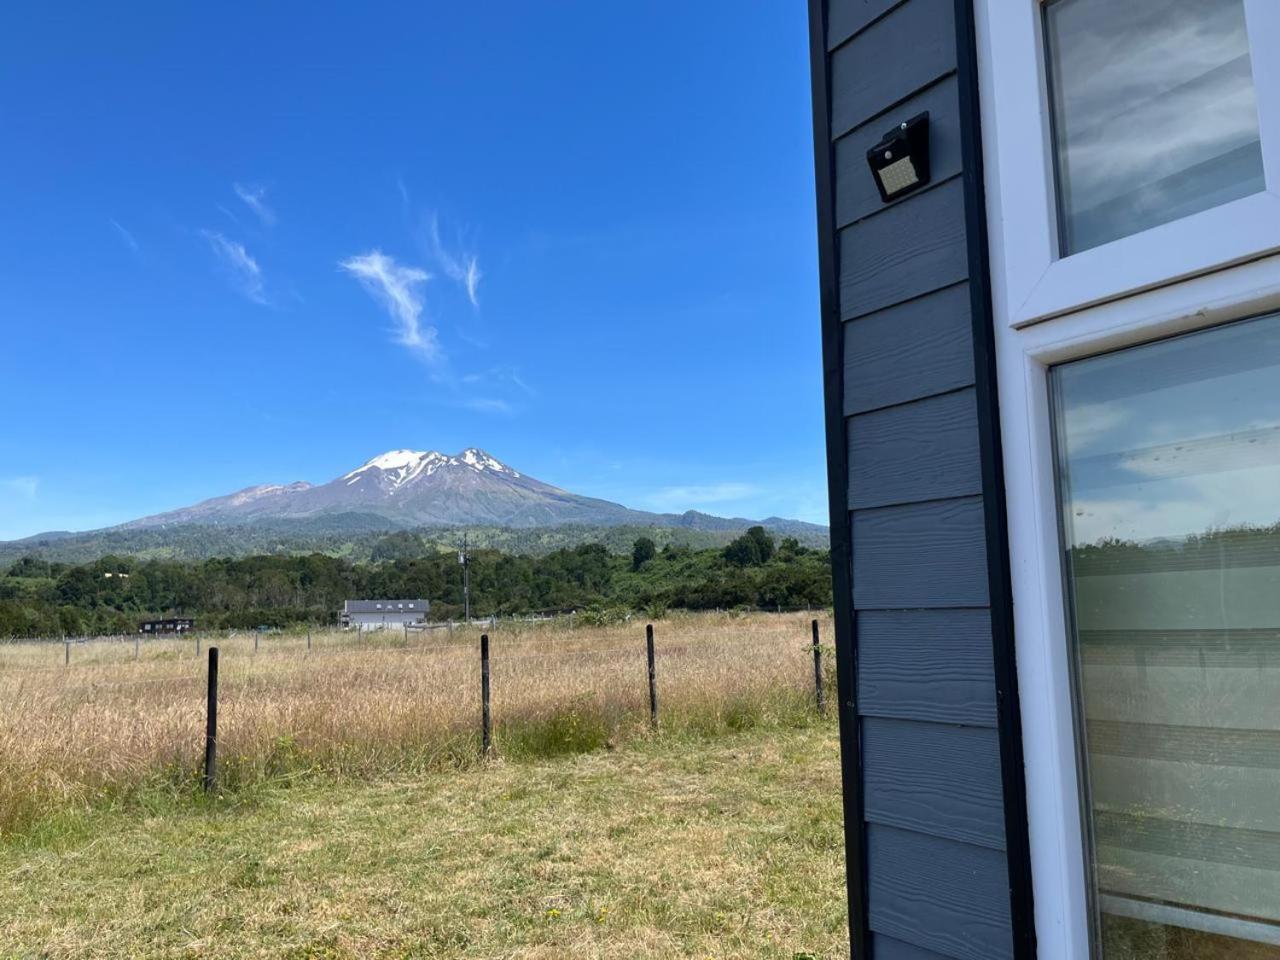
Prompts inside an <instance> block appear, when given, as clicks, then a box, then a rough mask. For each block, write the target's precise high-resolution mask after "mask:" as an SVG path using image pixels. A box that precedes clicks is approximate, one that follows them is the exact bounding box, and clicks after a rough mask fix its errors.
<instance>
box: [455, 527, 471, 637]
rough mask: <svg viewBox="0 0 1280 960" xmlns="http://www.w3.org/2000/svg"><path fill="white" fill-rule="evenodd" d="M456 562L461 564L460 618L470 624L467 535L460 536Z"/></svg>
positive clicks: (469, 573) (469, 576) (469, 568)
mask: <svg viewBox="0 0 1280 960" xmlns="http://www.w3.org/2000/svg"><path fill="white" fill-rule="evenodd" d="M458 562H459V563H460V564H462V617H463V620H465V621H466V622H467V623H470V622H471V553H470V552H469V551H468V550H467V535H466V534H465V533H464V534H463V535H462V549H461V550H459V551H458Z"/></svg>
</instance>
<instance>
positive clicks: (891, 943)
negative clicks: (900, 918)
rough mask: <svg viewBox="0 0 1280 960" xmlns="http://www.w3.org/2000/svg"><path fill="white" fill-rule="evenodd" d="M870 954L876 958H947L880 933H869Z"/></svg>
mask: <svg viewBox="0 0 1280 960" xmlns="http://www.w3.org/2000/svg"><path fill="white" fill-rule="evenodd" d="M871 955H872V956H873V957H875V958H876V960H948V958H947V957H946V956H944V955H943V954H941V953H934V952H933V951H932V950H926V949H925V948H924V947H917V946H916V945H915V944H913V943H903V942H902V941H901V940H895V939H894V938H893V937H886V936H885V935H884V934H881V933H875V934H872V935H871Z"/></svg>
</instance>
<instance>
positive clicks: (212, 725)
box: [204, 647, 218, 793]
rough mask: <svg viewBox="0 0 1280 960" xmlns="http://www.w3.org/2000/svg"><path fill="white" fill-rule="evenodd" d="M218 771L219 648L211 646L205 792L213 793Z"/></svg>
mask: <svg viewBox="0 0 1280 960" xmlns="http://www.w3.org/2000/svg"><path fill="white" fill-rule="evenodd" d="M217 772H218V648H217V647H210V648H209V689H208V694H207V699H206V707H205V721H204V792H205V793H211V792H212V791H213V788H214V784H215V783H216V782H217Z"/></svg>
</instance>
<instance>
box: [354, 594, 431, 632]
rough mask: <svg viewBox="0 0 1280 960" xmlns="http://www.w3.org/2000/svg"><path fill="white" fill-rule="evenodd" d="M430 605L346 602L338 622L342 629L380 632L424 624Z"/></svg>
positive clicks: (390, 601)
mask: <svg viewBox="0 0 1280 960" xmlns="http://www.w3.org/2000/svg"><path fill="white" fill-rule="evenodd" d="M430 610H431V603H430V601H427V600H346V601H344V602H343V604H342V614H341V616H340V617H339V622H340V623H341V624H342V628H343V629H344V630H345V629H348V628H350V627H356V628H357V629H360V630H381V629H383V628H384V627H389V626H390V627H400V626H403V625H405V624H415V623H425V622H426V620H427V614H428V613H429V612H430Z"/></svg>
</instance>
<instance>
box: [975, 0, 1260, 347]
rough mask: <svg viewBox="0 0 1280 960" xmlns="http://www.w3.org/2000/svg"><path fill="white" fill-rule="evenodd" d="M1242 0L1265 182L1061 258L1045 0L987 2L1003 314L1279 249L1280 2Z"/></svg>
mask: <svg viewBox="0 0 1280 960" xmlns="http://www.w3.org/2000/svg"><path fill="white" fill-rule="evenodd" d="M1244 5H1245V17H1246V21H1247V24H1248V31H1249V53H1250V59H1251V61H1252V66H1253V77H1254V87H1255V92H1256V94H1257V102H1258V128H1259V131H1260V132H1261V138H1262V164H1263V176H1264V179H1265V181H1266V190H1265V191H1263V192H1261V193H1256V194H1253V195H1252V196H1248V197H1242V198H1241V199H1239V200H1234V201H1232V202H1230V203H1226V204H1223V205H1221V206H1218V207H1213V208H1211V209H1209V210H1204V211H1201V212H1200V213H1196V214H1192V215H1191V216H1189V217H1183V218H1181V219H1179V220H1174V221H1172V222H1170V223H1165V224H1161V225H1160V226H1158V227H1153V228H1151V229H1149V230H1144V231H1142V232H1141V233H1136V234H1132V235H1130V236H1127V237H1122V238H1120V239H1118V240H1113V241H1111V242H1110V243H1105V244H1102V245H1101V246H1098V247H1093V248H1092V249H1089V250H1084V251H1081V252H1079V253H1075V254H1072V255H1071V256H1069V257H1061V256H1060V251H1059V249H1058V212H1057V204H1056V200H1055V183H1054V170H1053V167H1054V164H1053V157H1054V147H1053V142H1052V131H1051V129H1050V116H1051V111H1050V108H1049V96H1048V90H1047V84H1046V81H1045V76H1046V73H1045V54H1044V32H1043V27H1042V20H1041V15H1042V7H1043V6H1044V4H1043V2H1042V0H981V3H980V6H984V7H987V8H988V9H987V11H986V13H985V20H986V30H985V34H986V35H985V37H984V38H983V42H982V43H981V44H980V46H981V47H982V49H981V50H980V52H979V58H980V59H982V60H985V61H986V62H985V63H983V64H982V65H981V68H982V70H983V71H984V74H985V75H987V76H989V77H990V79H991V84H990V86H989V88H988V90H987V91H986V92H984V95H983V103H984V109H983V121H982V122H983V127H984V130H985V129H986V128H988V127H989V126H990V125H992V124H994V125H995V127H996V128H997V131H998V130H999V129H1000V128H1001V127H1003V128H1004V129H1005V130H1006V131H1007V135H1004V136H1000V135H997V136H996V137H995V138H994V140H992V141H991V142H990V146H989V148H988V149H987V152H986V159H987V163H988V164H990V163H991V162H992V161H993V160H997V161H998V164H999V167H1000V169H1001V170H1002V171H1004V176H1002V177H1001V178H1000V180H999V181H998V182H997V183H996V184H994V185H992V184H989V185H988V190H989V191H991V190H992V186H994V188H995V190H996V191H998V192H999V196H1000V200H1001V201H1002V202H1001V210H1002V212H1003V216H1002V218H1000V219H992V220H991V221H990V230H991V233H992V235H993V237H994V236H995V235H996V234H999V235H1000V238H1001V241H1002V245H1003V247H1004V255H1005V261H1004V264H1003V269H1002V270H1001V271H999V272H998V273H996V272H995V271H994V270H993V283H994V286H995V287H997V288H998V289H999V292H1000V294H1001V296H1002V299H1003V301H1004V303H1005V304H1006V305H1007V311H1006V315H1005V323H1006V324H1008V325H1011V326H1014V327H1023V326H1026V325H1028V324H1032V323H1035V322H1037V321H1040V320H1045V319H1048V318H1051V317H1055V316H1059V315H1061V314H1064V313H1068V312H1071V311H1073V310H1077V309H1079V308H1081V307H1085V306H1090V305H1093V304H1098V303H1106V302H1108V301H1110V300H1115V299H1117V298H1119V297H1125V296H1129V295H1131V294H1134V293H1138V292H1140V291H1143V290H1149V289H1152V288H1155V287H1158V286H1162V285H1164V284H1166V283H1168V282H1170V281H1171V280H1178V279H1183V278H1186V277H1193V276H1198V275H1200V274H1205V273H1210V272H1212V271H1215V270H1220V269H1223V268H1225V267H1230V266H1234V265H1236V264H1240V263H1244V262H1247V261H1249V260H1252V259H1255V258H1256V257H1259V256H1265V255H1267V254H1269V253H1274V252H1277V251H1280V57H1277V56H1275V52H1274V51H1275V49H1276V46H1277V44H1280V3H1277V2H1276V0H1244ZM996 8H999V9H998V12H997V10H996ZM984 53H985V54H986V56H985V57H984V56H983V54H984ZM988 102H989V104H990V109H987V104H988ZM984 139H986V138H985V136H984Z"/></svg>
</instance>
